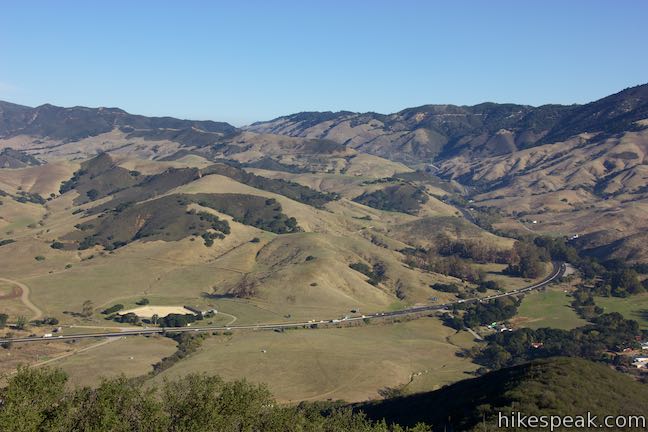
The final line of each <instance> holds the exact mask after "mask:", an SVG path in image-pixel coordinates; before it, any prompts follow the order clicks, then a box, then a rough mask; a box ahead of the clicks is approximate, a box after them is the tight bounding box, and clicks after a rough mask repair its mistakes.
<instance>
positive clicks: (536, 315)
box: [513, 285, 587, 329]
mask: <svg viewBox="0 0 648 432" xmlns="http://www.w3.org/2000/svg"><path fill="white" fill-rule="evenodd" d="M563 290H564V287H562V286H561V285H558V286H555V287H554V286H552V287H549V288H548V289H547V290H546V291H536V292H533V293H531V294H528V295H526V296H525V297H524V300H523V301H522V304H521V305H520V308H519V309H518V315H517V316H516V317H515V318H514V320H513V322H514V323H515V324H516V325H517V326H520V327H530V328H533V329H536V328H541V327H553V328H558V329H572V328H575V327H580V326H582V325H585V324H586V323H587V322H586V321H585V320H583V319H581V318H580V317H579V316H578V315H577V314H576V312H575V311H574V310H573V309H572V308H571V306H570V303H571V300H572V299H571V297H568V296H567V294H566V293H565V292H564V291H563Z"/></svg>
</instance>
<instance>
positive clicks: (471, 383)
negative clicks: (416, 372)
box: [356, 357, 648, 431]
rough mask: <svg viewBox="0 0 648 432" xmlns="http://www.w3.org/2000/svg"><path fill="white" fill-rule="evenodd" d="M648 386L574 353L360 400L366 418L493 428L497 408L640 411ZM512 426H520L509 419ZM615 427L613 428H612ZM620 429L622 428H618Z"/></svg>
mask: <svg viewBox="0 0 648 432" xmlns="http://www.w3.org/2000/svg"><path fill="white" fill-rule="evenodd" d="M647 397H648V388H646V386H645V385H644V384H641V383H638V382H636V381H634V380H632V379H631V378H629V377H627V376H624V375H622V374H620V373H618V372H615V371H614V370H612V369H611V368H609V367H608V366H604V365H600V364H596V363H592V362H589V361H587V360H581V359H575V358H567V357H562V358H551V359H547V360H541V361H534V362H531V363H526V364H523V365H520V366H515V367H511V368H507V369H502V370H499V371H495V372H490V373H487V374H486V375H483V376H481V377H479V378H474V379H469V380H465V381H460V382H458V383H456V384H452V385H449V386H447V387H444V388H443V389H440V390H437V391H434V392H430V393H422V394H416V395H412V396H406V397H401V398H395V399H387V400H384V401H380V402H374V403H371V402H370V403H366V404H360V405H358V406H357V407H356V408H357V409H360V410H362V411H365V412H366V413H367V414H368V415H369V417H370V418H374V419H380V418H385V419H386V420H387V421H388V422H396V423H399V424H402V425H415V424H416V423H418V422H424V423H427V424H430V425H433V427H434V430H435V431H442V430H473V431H478V430H484V429H483V428H484V427H488V429H492V428H497V421H498V413H499V412H501V413H502V414H503V415H504V416H509V417H510V415H511V412H520V413H522V414H523V415H526V416H533V415H537V416H540V415H545V416H549V415H556V416H558V415H561V416H567V415H571V416H577V415H587V413H588V412H591V413H592V414H594V415H597V416H599V417H598V420H599V422H597V425H598V424H602V421H603V416H606V415H642V414H643V413H645V412H646V409H648V402H646V401H647ZM506 429H510V430H520V429H522V428H516V427H514V426H512V425H510V426H509V428H506ZM613 430H616V429H613ZM619 430H621V428H619Z"/></svg>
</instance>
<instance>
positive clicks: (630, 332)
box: [475, 313, 645, 369]
mask: <svg viewBox="0 0 648 432" xmlns="http://www.w3.org/2000/svg"><path fill="white" fill-rule="evenodd" d="M643 336H645V335H643V334H642V331H641V330H640V328H639V324H638V323H637V322H636V321H633V320H626V319H624V318H623V316H622V315H621V314H618V313H610V314H604V315H600V316H598V317H596V318H593V319H592V321H591V324H588V325H586V326H583V327H578V328H575V329H573V330H560V329H553V328H541V329H537V330H532V329H529V328H524V329H519V330H516V331H513V332H502V333H496V334H493V335H491V336H489V337H488V338H487V340H488V346H487V347H486V348H485V349H484V350H482V351H481V352H480V353H479V354H477V355H476V356H475V361H476V362H477V363H479V364H482V365H484V366H487V367H489V368H491V369H499V368H502V367H507V366H512V365H517V364H521V363H525V362H528V361H530V360H533V359H537V358H546V357H554V356H567V357H581V358H585V359H589V360H595V361H609V360H610V357H609V356H607V355H606V352H607V351H616V350H619V349H623V348H636V347H637V337H643Z"/></svg>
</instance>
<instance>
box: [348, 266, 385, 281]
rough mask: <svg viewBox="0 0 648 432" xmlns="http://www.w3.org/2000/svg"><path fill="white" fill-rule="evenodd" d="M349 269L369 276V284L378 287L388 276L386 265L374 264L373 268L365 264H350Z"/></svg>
mask: <svg viewBox="0 0 648 432" xmlns="http://www.w3.org/2000/svg"><path fill="white" fill-rule="evenodd" d="M349 267H350V268H352V269H353V270H355V271H357V272H360V273H362V274H363V275H365V276H367V277H368V278H369V280H368V281H367V282H368V283H370V284H371V285H378V284H379V283H381V282H383V281H384V280H385V279H387V276H386V275H385V265H384V264H383V263H380V262H378V263H376V264H374V265H373V266H372V267H369V266H368V265H367V264H365V263H361V262H356V263H352V264H349Z"/></svg>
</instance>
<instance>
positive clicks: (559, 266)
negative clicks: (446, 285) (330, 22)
mask: <svg viewBox="0 0 648 432" xmlns="http://www.w3.org/2000/svg"><path fill="white" fill-rule="evenodd" d="M565 269H566V267H565V263H562V262H554V263H553V270H552V272H551V274H550V275H549V276H547V277H546V278H545V279H543V280H542V281H541V282H538V283H536V284H533V285H529V286H526V287H523V288H518V289H516V290H513V291H507V292H504V293H500V294H494V295H491V296H487V297H474V298H470V299H465V300H458V301H455V302H451V303H445V304H439V305H428V306H417V307H411V308H407V309H402V310H398V311H392V312H376V313H373V314H368V315H363V316H355V317H350V318H347V319H344V320H340V319H337V318H336V319H329V320H322V321H307V322H286V323H275V324H249V325H236V326H234V325H233V326H210V327H198V328H192V327H161V328H160V327H157V328H143V329H134V330H125V331H119V332H104V333H85V334H76V335H67V336H56V337H48V338H44V337H22V338H11V339H0V343H5V342H12V343H16V342H48V341H53V340H70V339H91V338H104V337H120V336H136V335H147V334H162V333H187V332H211V331H224V330H225V331H227V330H275V329H287V328H299V327H304V326H310V325H313V324H336V323H343V322H348V321H359V320H363V319H366V318H389V317H395V316H404V315H413V314H418V313H422V312H430V311H438V310H444V309H448V308H451V307H452V306H454V305H458V304H462V303H473V302H477V301H484V300H492V299H496V298H500V297H508V296H513V295H517V294H522V293H526V292H529V291H534V290H538V289H541V288H544V287H545V286H547V285H549V284H550V283H552V282H554V281H555V280H556V279H559V278H560V277H562V276H563V275H564V274H565Z"/></svg>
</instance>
